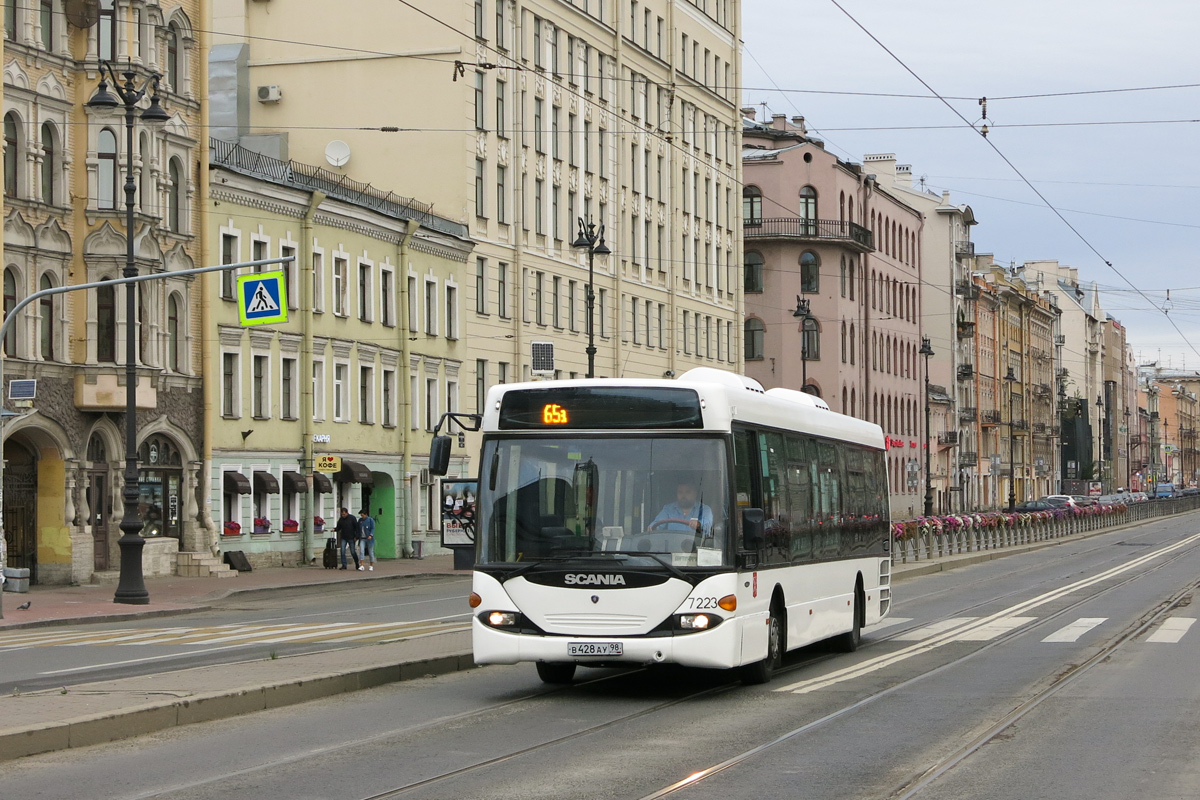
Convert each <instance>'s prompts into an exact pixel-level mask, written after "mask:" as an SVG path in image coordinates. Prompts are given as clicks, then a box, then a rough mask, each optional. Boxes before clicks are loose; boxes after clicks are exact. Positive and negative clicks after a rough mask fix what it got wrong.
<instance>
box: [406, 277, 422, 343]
mask: <svg viewBox="0 0 1200 800" xmlns="http://www.w3.org/2000/svg"><path fill="white" fill-rule="evenodd" d="M418 302H419V300H418V299H417V279H416V277H415V276H413V275H409V276H408V332H409V333H416V332H417V330H418V328H419V326H418V323H417V321H418V320H419V319H420V315H419V313H418V311H417V309H418V305H417V303H418Z"/></svg>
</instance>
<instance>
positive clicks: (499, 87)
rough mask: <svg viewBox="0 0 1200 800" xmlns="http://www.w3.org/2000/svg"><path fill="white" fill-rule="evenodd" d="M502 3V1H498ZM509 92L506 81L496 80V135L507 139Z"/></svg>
mask: <svg viewBox="0 0 1200 800" xmlns="http://www.w3.org/2000/svg"><path fill="white" fill-rule="evenodd" d="M497 5H498V6H499V5H502V3H497ZM507 93H508V84H506V83H505V82H504V81H496V135H497V136H499V137H500V138H501V139H507V138H508V135H507V134H506V133H505V132H504V120H505V116H504V100H505V96H506V95H507Z"/></svg>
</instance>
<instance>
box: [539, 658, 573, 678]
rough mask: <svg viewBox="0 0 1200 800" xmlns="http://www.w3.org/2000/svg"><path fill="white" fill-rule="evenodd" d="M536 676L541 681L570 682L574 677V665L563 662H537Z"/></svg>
mask: <svg viewBox="0 0 1200 800" xmlns="http://www.w3.org/2000/svg"><path fill="white" fill-rule="evenodd" d="M537 672H538V677H539V678H541V679H542V683H570V682H571V679H572V678H574V677H575V665H574V664H563V663H558V662H555V663H549V662H546V661H539V662H537Z"/></svg>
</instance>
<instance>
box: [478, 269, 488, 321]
mask: <svg viewBox="0 0 1200 800" xmlns="http://www.w3.org/2000/svg"><path fill="white" fill-rule="evenodd" d="M475 313H476V314H483V315H486V314H487V313H488V297H487V259H486V258H477V259H475Z"/></svg>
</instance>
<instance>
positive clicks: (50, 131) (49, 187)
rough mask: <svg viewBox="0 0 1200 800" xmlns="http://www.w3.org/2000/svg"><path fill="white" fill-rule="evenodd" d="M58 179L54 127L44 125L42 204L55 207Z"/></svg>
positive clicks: (48, 124)
mask: <svg viewBox="0 0 1200 800" xmlns="http://www.w3.org/2000/svg"><path fill="white" fill-rule="evenodd" d="M57 178H58V154H57V152H56V149H55V147H54V126H53V125H51V124H50V123H49V122H45V123H43V124H42V202H43V203H45V204H46V205H48V206H52V205H54V194H55V192H54V184H55V183H56V182H57Z"/></svg>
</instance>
